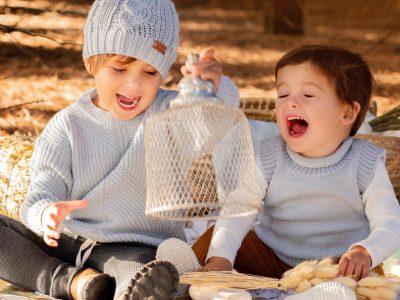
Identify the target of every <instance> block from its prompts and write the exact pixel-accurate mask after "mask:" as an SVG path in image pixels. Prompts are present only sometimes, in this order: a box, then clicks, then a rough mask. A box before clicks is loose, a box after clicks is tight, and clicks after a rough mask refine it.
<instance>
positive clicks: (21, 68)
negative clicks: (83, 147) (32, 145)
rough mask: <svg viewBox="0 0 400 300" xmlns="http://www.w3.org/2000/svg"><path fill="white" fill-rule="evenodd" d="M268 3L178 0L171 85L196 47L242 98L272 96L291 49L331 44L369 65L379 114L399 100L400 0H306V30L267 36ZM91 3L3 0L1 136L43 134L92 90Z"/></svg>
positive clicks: (0, 18) (0, 15)
mask: <svg viewBox="0 0 400 300" xmlns="http://www.w3.org/2000/svg"><path fill="white" fill-rule="evenodd" d="M268 1H272V0H266V1H262V0H253V1H245V0H238V1H233V2H232V1H224V0H208V1H207V0H204V1H195V0H175V3H176V6H177V10H178V13H179V15H180V20H181V33H180V38H181V43H180V48H179V56H178V60H177V62H176V64H175V65H174V66H173V68H172V70H171V74H170V76H169V77H168V78H167V80H166V82H165V86H167V87H169V88H174V87H176V83H177V82H178V81H179V79H180V78H181V75H180V72H179V69H180V65H181V64H182V63H183V62H184V60H185V57H186V55H187V54H188V53H189V52H192V51H200V50H201V49H203V48H204V47H208V46H213V47H215V49H216V50H217V57H218V58H219V60H220V61H221V62H222V63H223V68H224V73H225V74H226V75H228V76H230V77H231V78H232V79H233V80H234V81H235V83H236V84H237V86H238V87H239V89H240V92H241V96H242V97H248V96H255V97H270V96H274V94H275V88H274V76H273V68H274V65H275V63H276V61H277V60H278V59H279V58H280V57H281V56H282V55H283V54H284V53H285V52H286V51H288V50H290V49H292V48H294V47H296V46H299V45H302V44H331V45H338V46H343V47H346V48H348V49H350V50H353V51H357V52H359V53H361V54H362V55H364V57H365V58H366V59H367V61H368V62H369V64H370V66H371V69H372V71H373V74H374V76H375V79H376V83H377V87H376V89H375V92H374V100H376V101H377V103H378V115H380V114H382V113H384V112H386V111H388V110H389V109H391V108H393V107H395V106H397V105H399V104H400V19H399V17H398V16H399V15H400V1H399V0H382V1H373V0H365V1H362V0H354V1H335V0H326V1H325V0H312V1H311V0H304V1H303V3H304V12H305V34H304V35H303V36H283V35H273V34H271V33H267V32H268V28H267V30H266V28H265V26H264V23H265V22H264V19H265V18H264V16H265V14H264V11H265V10H266V8H265V7H266V3H267V2H268ZM91 2H92V1H88V0H86V1H77V0H71V1H67V0H64V1H62V0H52V1H50V0H37V1H36V0H34V1H28V0H0V135H10V134H16V133H30V134H32V135H37V134H38V133H40V131H41V130H42V129H43V127H44V126H45V125H46V123H47V122H48V120H49V118H51V117H52V116H53V115H54V114H55V113H56V112H57V111H59V110H60V109H62V108H64V107H66V106H68V105H69V104H71V103H72V102H73V101H74V100H75V99H76V98H77V97H78V96H79V95H80V94H81V93H82V92H84V91H85V90H86V89H88V88H90V87H92V86H93V81H92V78H91V77H90V76H89V75H88V74H87V72H86V71H85V70H84V66H83V63H82V58H81V51H82V42H83V38H82V28H83V26H84V23H85V16H86V14H87V12H88V9H89V7H90V5H91Z"/></svg>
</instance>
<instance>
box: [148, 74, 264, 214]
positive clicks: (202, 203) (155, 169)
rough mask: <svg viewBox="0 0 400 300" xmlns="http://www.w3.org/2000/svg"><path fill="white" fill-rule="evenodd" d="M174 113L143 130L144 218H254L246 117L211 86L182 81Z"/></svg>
mask: <svg viewBox="0 0 400 300" xmlns="http://www.w3.org/2000/svg"><path fill="white" fill-rule="evenodd" d="M178 88H179V94H178V96H177V98H176V99H174V100H172V101H171V108H170V109H168V110H166V111H163V112H160V113H159V114H157V115H155V116H154V117H153V118H151V119H150V120H149V121H148V122H147V124H146V128H145V153H146V178H147V201H146V215H148V216H151V217H155V218H161V219H168V220H188V219H196V218H202V219H217V218H222V217H234V216H243V215H248V214H253V213H256V212H257V211H258V208H259V206H260V203H261V202H260V199H258V198H257V196H256V183H255V160H254V154H253V145H252V141H251V134H250V129H249V126H248V121H247V118H246V116H245V115H244V113H243V112H242V111H241V110H240V109H239V108H235V107H231V106H229V105H227V104H225V103H223V102H222V101H221V100H219V99H218V98H217V97H216V96H215V95H214V94H213V85H212V83H211V82H209V81H204V80H200V79H194V78H191V77H185V78H183V79H182V80H181V81H180V83H179V85H178Z"/></svg>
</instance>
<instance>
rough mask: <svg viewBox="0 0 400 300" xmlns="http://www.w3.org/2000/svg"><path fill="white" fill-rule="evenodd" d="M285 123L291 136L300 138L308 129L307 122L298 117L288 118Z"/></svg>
mask: <svg viewBox="0 0 400 300" xmlns="http://www.w3.org/2000/svg"><path fill="white" fill-rule="evenodd" d="M286 123H287V127H288V131H289V134H290V135H291V136H301V135H303V134H304V133H305V132H306V131H307V128H308V123H307V121H306V120H304V119H302V118H300V117H288V118H287V119H286Z"/></svg>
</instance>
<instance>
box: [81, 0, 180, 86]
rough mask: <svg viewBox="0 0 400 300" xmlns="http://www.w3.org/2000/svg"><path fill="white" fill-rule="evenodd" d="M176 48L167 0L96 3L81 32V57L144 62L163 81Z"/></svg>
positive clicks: (174, 19)
mask: <svg viewBox="0 0 400 300" xmlns="http://www.w3.org/2000/svg"><path fill="white" fill-rule="evenodd" d="M178 45H179V21H178V15H177V13H176V10H175V6H174V4H173V3H172V2H171V1H170V0H96V1H95V2H94V3H93V5H92V8H91V9H90V12H89V15H88V17H87V21H86V25H85V29H84V44H83V58H84V59H86V58H88V57H90V56H93V55H98V54H120V55H126V56H130V57H134V58H136V59H140V60H143V61H145V62H147V63H148V64H150V65H152V66H153V67H154V68H156V69H157V71H158V72H160V74H161V76H162V77H163V78H165V77H166V76H167V74H168V71H169V69H170V67H171V66H172V64H173V63H174V62H175V60H176V51H177V48H178Z"/></svg>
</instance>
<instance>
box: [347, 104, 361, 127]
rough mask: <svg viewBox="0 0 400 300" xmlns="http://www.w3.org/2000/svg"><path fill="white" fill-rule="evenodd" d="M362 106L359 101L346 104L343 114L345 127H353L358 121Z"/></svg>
mask: <svg viewBox="0 0 400 300" xmlns="http://www.w3.org/2000/svg"><path fill="white" fill-rule="evenodd" d="M360 109H361V106H360V103H358V102H357V101H353V103H352V104H346V105H345V107H344V113H343V123H344V124H345V125H351V124H353V123H354V121H355V120H356V118H357V116H358V113H359V112H360Z"/></svg>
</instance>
